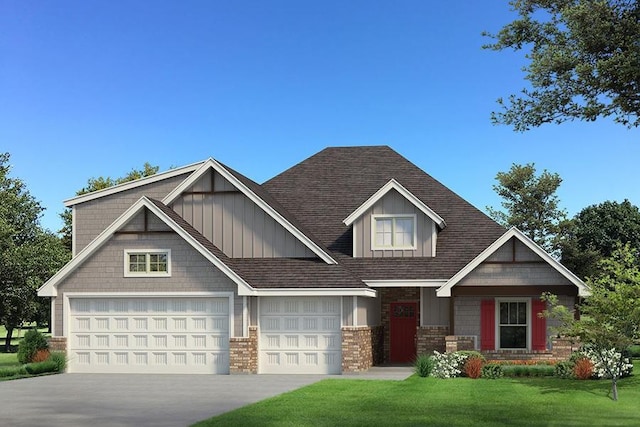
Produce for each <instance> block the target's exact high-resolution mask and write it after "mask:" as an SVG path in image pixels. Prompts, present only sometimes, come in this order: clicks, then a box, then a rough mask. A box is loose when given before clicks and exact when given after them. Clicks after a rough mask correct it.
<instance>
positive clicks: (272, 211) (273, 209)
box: [162, 158, 337, 264]
mask: <svg viewBox="0 0 640 427" xmlns="http://www.w3.org/2000/svg"><path fill="white" fill-rule="evenodd" d="M211 169H213V170H214V171H215V172H217V173H219V174H220V175H221V176H222V177H223V178H224V179H226V180H227V181H228V182H229V183H231V185H233V186H234V187H235V188H237V189H238V190H239V191H240V192H241V193H243V194H244V195H245V196H246V197H247V198H248V199H249V200H251V201H252V202H253V203H255V204H256V205H257V206H258V207H259V208H260V209H262V210H263V211H264V212H265V213H266V214H267V215H269V216H270V217H271V218H273V219H274V220H275V221H276V222H277V223H278V224H280V225H281V226H282V227H284V228H285V229H286V230H287V231H288V232H289V233H291V234H292V235H293V236H294V237H295V238H296V239H298V240H299V241H300V242H302V243H303V244H304V245H305V246H306V247H307V248H309V250H311V251H312V252H313V253H314V254H316V255H317V256H318V257H319V258H320V259H322V260H323V261H324V262H326V263H327V264H337V262H336V261H335V260H334V259H333V258H332V257H331V255H330V254H329V253H328V251H326V250H324V249H323V248H322V247H321V246H320V245H319V244H318V243H317V242H315V241H314V239H312V238H311V237H309V235H308V234H307V233H305V232H303V231H302V230H301V227H300V226H296V224H294V222H295V221H293V220H292V218H291V216H290V215H287V214H286V212H283V211H284V208H281V207H279V206H278V205H277V202H276V201H275V200H270V199H271V196H270V195H269V194H268V193H266V192H265V191H264V190H263V189H262V188H261V187H260V186H259V185H258V184H256V183H254V182H253V181H251V180H250V179H248V178H247V177H245V176H243V175H241V174H239V173H238V172H236V171H234V170H232V169H231V168H228V167H226V166H224V165H223V164H221V163H219V162H217V161H216V160H214V159H212V158H210V159H208V160H207V161H205V162H203V163H202V164H201V165H200V167H199V168H198V169H197V170H196V171H194V172H193V173H192V174H191V175H190V176H189V177H188V178H187V179H185V180H184V181H183V182H182V183H181V184H180V185H179V186H177V187H176V188H175V189H174V190H173V191H172V192H171V193H169V194H168V195H167V196H166V197H165V198H164V199H163V200H162V203H163V204H165V205H170V204H171V203H173V202H174V201H176V200H177V198H178V197H179V196H180V195H181V194H182V193H183V192H185V191H187V190H188V189H189V188H191V187H192V186H193V185H194V184H195V183H196V182H197V181H198V180H199V179H200V178H201V177H202V176H203V175H204V174H205V173H207V172H208V171H209V170H211Z"/></svg>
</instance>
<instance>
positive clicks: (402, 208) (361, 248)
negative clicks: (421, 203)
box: [353, 190, 435, 258]
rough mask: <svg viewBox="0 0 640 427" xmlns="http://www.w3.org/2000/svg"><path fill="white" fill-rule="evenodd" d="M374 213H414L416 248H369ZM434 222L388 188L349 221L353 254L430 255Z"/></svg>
mask: <svg viewBox="0 0 640 427" xmlns="http://www.w3.org/2000/svg"><path fill="white" fill-rule="evenodd" d="M374 214H376V215H377V214H383V215H386V214H395V215H406V214H409V215H416V224H415V226H416V248H415V249H413V250H373V248H372V242H371V234H372V231H371V227H372V222H373V221H372V218H371V215H374ZM434 230H435V224H434V223H433V221H432V220H431V219H430V218H429V217H427V216H426V215H425V214H424V213H423V212H422V211H420V209H418V208H417V207H415V206H414V205H413V204H412V203H411V202H409V201H408V200H407V199H405V198H404V197H403V196H402V195H400V193H398V192H397V191H396V190H391V191H389V192H388V193H387V194H386V195H385V196H384V197H383V198H382V199H380V200H379V201H378V202H377V203H376V204H374V205H373V206H372V207H371V208H370V209H368V210H367V211H366V212H365V213H364V214H363V215H362V216H360V218H358V219H357V220H356V221H355V222H354V223H353V241H354V244H353V247H354V254H353V256H354V257H358V258H359V257H364V258H372V257H373V258H376V257H431V256H433V253H432V238H433V231H434Z"/></svg>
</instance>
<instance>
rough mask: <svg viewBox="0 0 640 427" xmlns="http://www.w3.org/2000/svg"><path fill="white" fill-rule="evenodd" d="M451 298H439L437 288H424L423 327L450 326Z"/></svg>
mask: <svg viewBox="0 0 640 427" xmlns="http://www.w3.org/2000/svg"><path fill="white" fill-rule="evenodd" d="M449 306H450V298H438V297H437V296H436V288H422V308H421V310H420V312H421V313H422V324H421V326H449Z"/></svg>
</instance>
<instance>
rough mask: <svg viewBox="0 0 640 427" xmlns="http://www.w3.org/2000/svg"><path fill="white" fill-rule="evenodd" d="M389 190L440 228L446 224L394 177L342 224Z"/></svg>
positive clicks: (360, 213)
mask: <svg viewBox="0 0 640 427" xmlns="http://www.w3.org/2000/svg"><path fill="white" fill-rule="evenodd" d="M391 190H396V191H397V192H398V193H400V194H401V195H402V196H403V197H404V198H405V199H407V200H408V201H409V202H410V203H411V204H413V205H414V206H415V207H416V208H418V209H419V210H420V211H421V212H422V213H424V214H425V215H426V216H428V217H429V218H431V220H432V221H433V222H435V223H436V224H437V225H438V226H439V227H440V228H444V227H446V225H447V224H446V222H445V221H444V219H442V217H441V216H440V215H438V214H437V213H436V212H435V211H434V210H433V209H431V208H430V207H429V206H427V205H426V204H425V203H424V202H423V201H422V200H420V199H418V198H417V197H416V196H414V195H413V193H411V192H410V191H409V190H407V189H406V188H404V187H403V186H402V185H401V184H400V183H399V182H398V181H396V180H395V179H391V180H390V181H389V182H387V183H386V184H385V185H383V186H382V187H381V188H380V189H379V190H378V191H376V192H375V193H374V194H373V195H372V196H371V197H369V198H368V199H367V201H366V202H364V203H363V204H362V205H360V206H359V207H358V209H356V210H355V211H353V212H352V213H351V214H350V215H349V216H348V217H346V218H345V219H344V220H343V221H342V222H344V224H345V225H347V226H349V225H351V224H353V223H354V221H355V220H356V219H358V218H360V217H361V216H362V215H363V214H364V213H365V212H366V211H367V209H369V208H371V207H372V206H373V205H374V204H376V203H377V202H378V201H379V200H380V199H382V198H383V197H384V196H385V194H387V193H388V192H389V191H391Z"/></svg>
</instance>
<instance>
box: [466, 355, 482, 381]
mask: <svg viewBox="0 0 640 427" xmlns="http://www.w3.org/2000/svg"><path fill="white" fill-rule="evenodd" d="M482 365H484V361H483V360H482V359H481V358H479V357H475V356H472V357H469V358H467V360H466V361H465V362H464V374H465V375H466V376H467V377H469V378H473V379H476V378H480V376H481V375H482Z"/></svg>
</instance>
